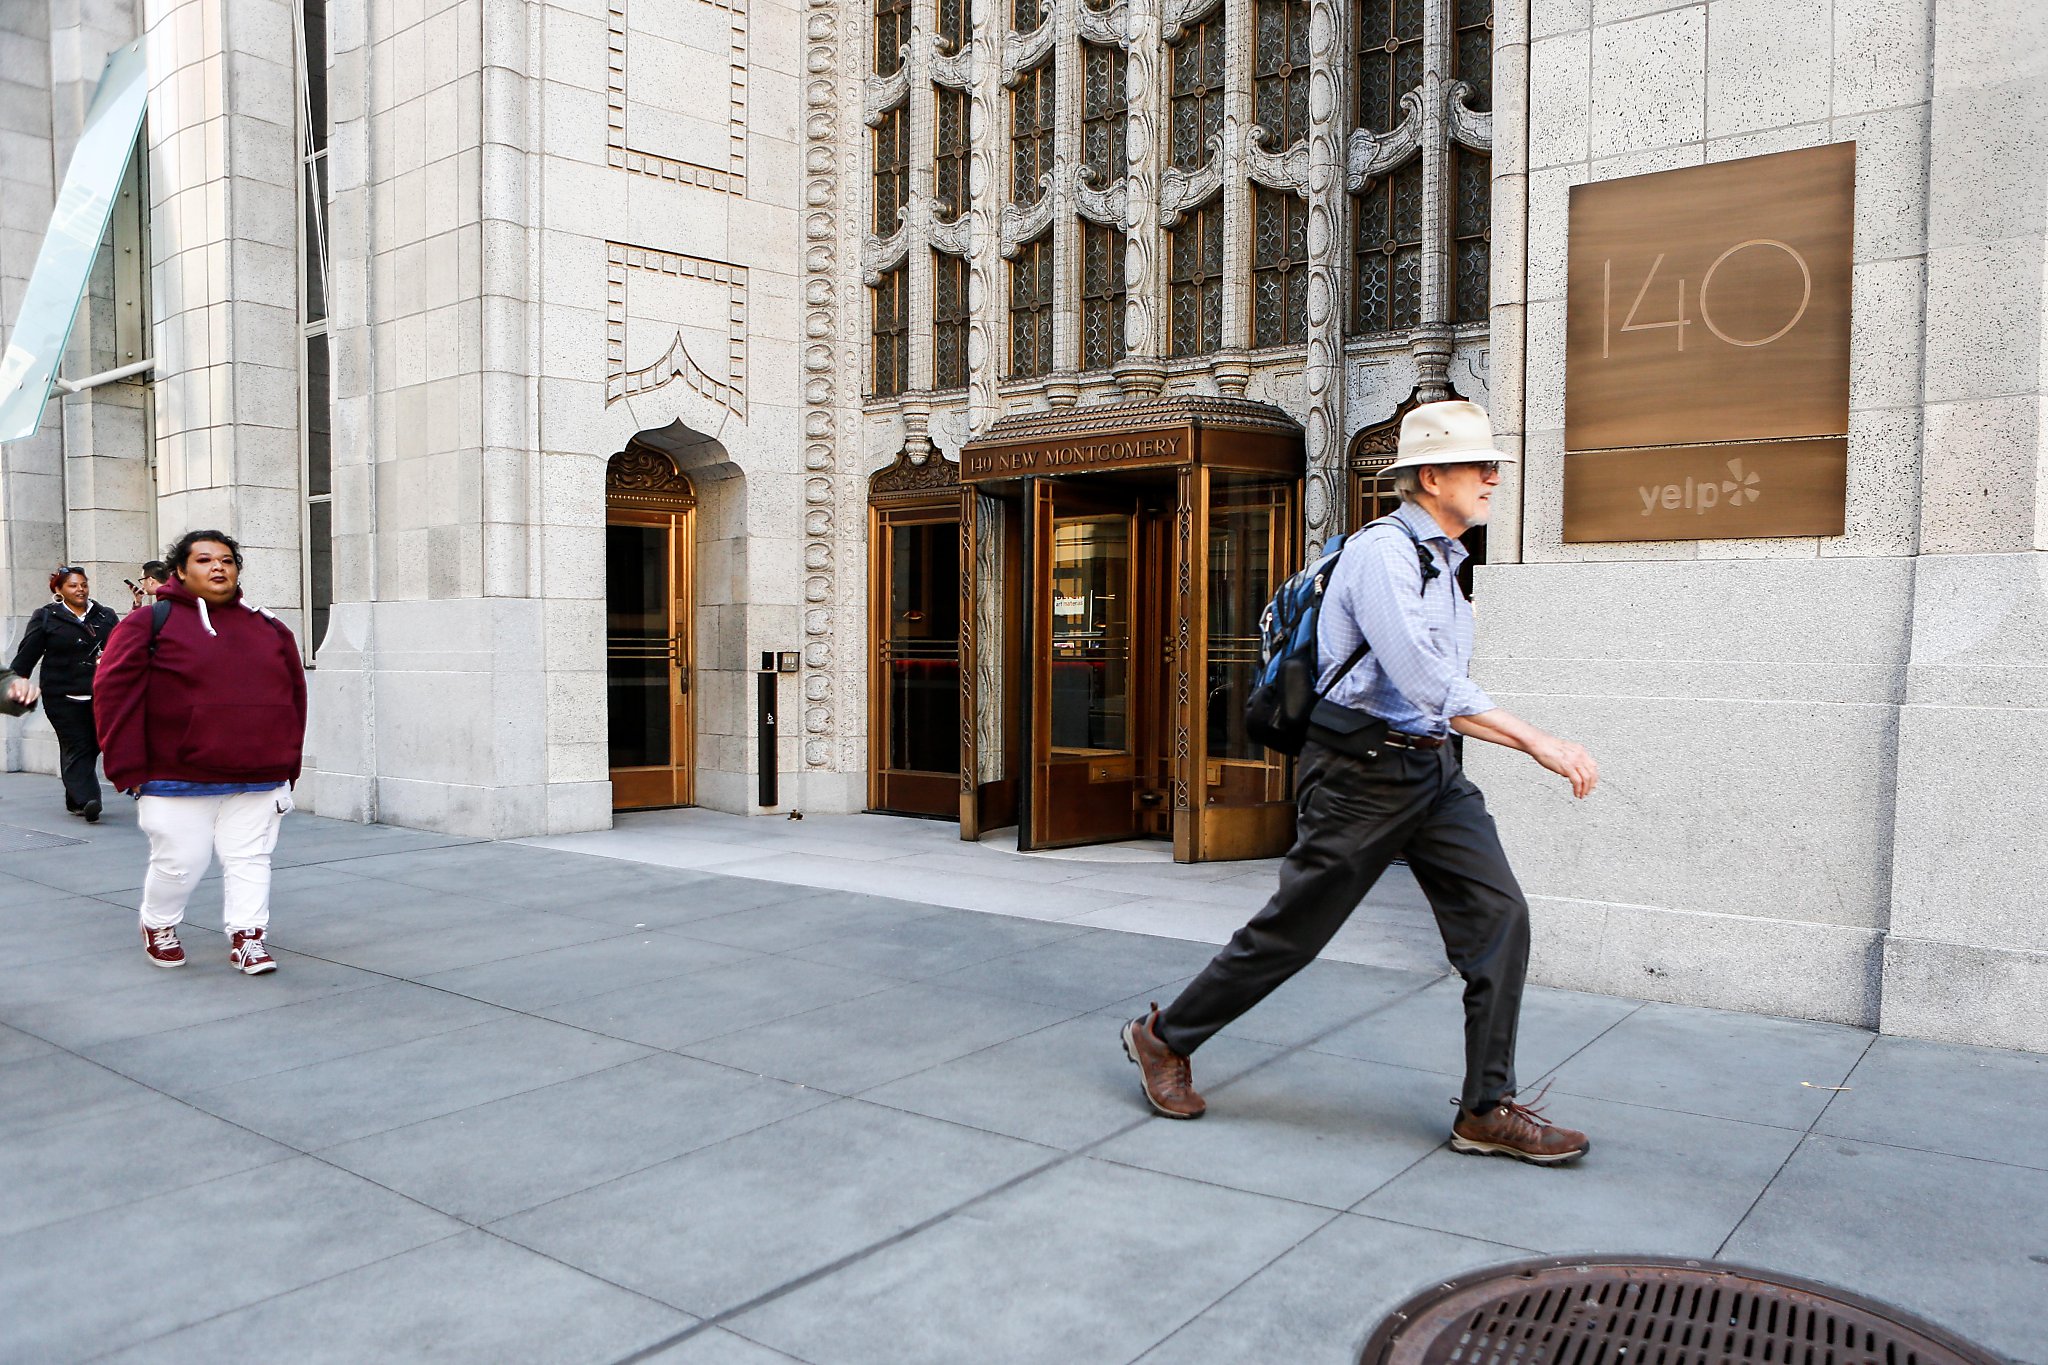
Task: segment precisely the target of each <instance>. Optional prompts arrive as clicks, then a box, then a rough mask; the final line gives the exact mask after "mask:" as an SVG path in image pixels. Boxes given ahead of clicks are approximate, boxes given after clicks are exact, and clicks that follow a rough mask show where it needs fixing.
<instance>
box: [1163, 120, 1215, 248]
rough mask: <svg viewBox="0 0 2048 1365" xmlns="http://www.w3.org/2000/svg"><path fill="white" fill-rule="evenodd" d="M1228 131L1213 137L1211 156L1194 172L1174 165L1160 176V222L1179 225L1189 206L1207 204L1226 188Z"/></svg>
mask: <svg viewBox="0 0 2048 1365" xmlns="http://www.w3.org/2000/svg"><path fill="white" fill-rule="evenodd" d="M1226 135H1227V134H1226V133H1213V134H1211V135H1210V137H1209V159H1208V160H1207V161H1204V162H1203V163H1202V168H1201V169H1200V170H1198V171H1196V172H1195V173H1194V174H1192V175H1190V174H1188V173H1187V172H1186V171H1181V170H1176V169H1174V168H1173V167H1171V166H1168V167H1167V168H1166V173H1165V174H1164V175H1162V176H1160V177H1159V226H1161V227H1163V228H1172V227H1179V226H1180V220H1181V219H1182V218H1185V217H1186V216H1187V213H1188V210H1189V209H1192V208H1194V207H1196V206H1197V205H1200V204H1206V203H1208V202H1209V200H1211V199H1212V198H1214V197H1215V195H1216V192H1217V191H1218V190H1220V189H1222V188H1223V139H1224V137H1225V136H1226Z"/></svg>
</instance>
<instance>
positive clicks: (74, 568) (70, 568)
mask: <svg viewBox="0 0 2048 1365" xmlns="http://www.w3.org/2000/svg"><path fill="white" fill-rule="evenodd" d="M83 573H85V566H84V565H83V564H59V565H58V566H57V577H58V578H60V579H61V578H69V577H71V575H73V574H83ZM88 576H89V575H88Z"/></svg>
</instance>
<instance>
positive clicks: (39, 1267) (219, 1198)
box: [0, 1157, 462, 1362]
mask: <svg viewBox="0 0 2048 1365" xmlns="http://www.w3.org/2000/svg"><path fill="white" fill-rule="evenodd" d="M461 1228H462V1225H461V1224H460V1223H457V1222H456V1221H455V1220H454V1219H452V1218H448V1217H446V1216H444V1215H442V1214H439V1213H435V1212H434V1211H433V1210H431V1209H427V1208H424V1207H422V1206H421V1205H419V1204H416V1203H414V1202H413V1201H412V1200H410V1199H406V1198H405V1197H403V1196H402V1195H396V1194H393V1193H392V1192H391V1191H389V1190H385V1189H380V1188H378V1187H377V1186H376V1185H373V1184H371V1183H370V1182H369V1181H367V1180H364V1179H362V1178H360V1177H358V1176H353V1175H350V1174H348V1173H347V1172H345V1171H339V1170H336V1169H335V1168H334V1167H332V1166H329V1165H326V1164H325V1163H322V1162H319V1161H315V1160H313V1159H312V1158H310V1157H294V1158H293V1159H292V1160H290V1161H286V1162H280V1163H278V1164H276V1165H272V1166H264V1167H260V1168H258V1169H256V1170H254V1171H245V1172H241V1173H238V1174H235V1175H229V1176H223V1177H221V1178H219V1179H217V1180H211V1181H208V1182H206V1183H205V1184H202V1185H196V1186H193V1187H191V1188H189V1189H182V1190H174V1191H171V1192H170V1193H167V1194H161V1195H158V1196H157V1197H155V1198H153V1199H144V1200H141V1201H138V1202H136V1203H132V1204H125V1205H123V1206H121V1207H120V1208H116V1209H107V1210H103V1211H101V1212H98V1213H90V1214H85V1215H82V1216H80V1217H77V1218H68V1219H65V1220H64V1221H62V1222H58V1223H48V1224H45V1225H43V1226H42V1227H37V1228H31V1229H29V1230H27V1231H24V1232H17V1233H13V1234H11V1235H9V1236H5V1237H0V1303H7V1304H12V1305H20V1304H33V1305H34V1306H35V1307H34V1311H33V1312H21V1311H14V1310H10V1311H8V1312H6V1313H0V1359H4V1360H23V1361H28V1360H34V1361H38V1362H42V1361H72V1360H82V1359H85V1358H87V1357H90V1356H98V1355H101V1354H103V1353H105V1352H108V1351H113V1350H118V1349H120V1348H122V1347H125V1346H130V1345H135V1344H137V1343H140V1342H145V1341H149V1340H150V1339H151V1338H153V1337H157V1336H161V1335H162V1334H163V1333H165V1332H169V1331H173V1330H175V1329H177V1328H180V1327H187V1326H190V1325H191V1324H193V1323H196V1322H201V1321H203V1320H205V1319H207V1318H211V1317H214V1316H216V1315H217V1314H220V1313H224V1312H231V1311H233V1310H234V1309H237V1308H242V1307H246V1306H247V1305H250V1304H254V1303H261V1302H262V1301H263V1300H265V1299H269V1298H272V1297H274V1296H275V1295H278V1294H283V1293H287V1292H289V1291H291V1290H293V1289H297V1288H300V1287H302V1286H304V1285H308V1284H312V1283H314V1282H316V1281H319V1280H324V1279H327V1278H328V1277H330V1276H333V1275H339V1274H342V1273H344V1272H346V1271H350V1270H354V1269H356V1268H357V1267H359V1266H364V1265H369V1264H372V1263H374V1262H377V1261H381V1260H383V1259H385V1258H386V1257H388V1256H393V1255H396V1254H398V1253H399V1252H403V1251H410V1250H412V1249H413V1248H414V1247H418V1246H423V1245H425V1244H427V1243H429V1242H436V1241H440V1240H441V1239H443V1238H445V1237H448V1236H451V1235H453V1234H454V1233H456V1232H458V1231H460V1230H461ZM266 1358H269V1359H277V1358H279V1357H276V1356H267V1357H266Z"/></svg>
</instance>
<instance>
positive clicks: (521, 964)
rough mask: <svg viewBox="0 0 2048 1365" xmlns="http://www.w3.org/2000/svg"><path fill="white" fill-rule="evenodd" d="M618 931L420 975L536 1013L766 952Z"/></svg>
mask: <svg viewBox="0 0 2048 1365" xmlns="http://www.w3.org/2000/svg"><path fill="white" fill-rule="evenodd" d="M613 929H614V933H615V936H613V937H608V938H601V939H595V940H592V941H590V942H586V943H576V944H571V945H570V946H569V947H566V948H547V949H543V950H541V951H540V952H536V953H525V954H521V955H520V956H517V957H505V958H498V959H495V960H493V961H490V962H483V963H478V964H476V965H474V966H469V967H457V968H454V969H452V970H450V971H445V972H433V973H430V974H429V975H426V976H422V977H420V978H419V980H420V982H421V983H422V984H424V985H428V986H432V987H434V988H435V989H436V990H442V991H449V992H453V993H454V994H457V995H466V996H470V997H472V998H474V999H477V1000H488V1001H490V1002H491V1003H492V1004H494V1005H503V1006H504V1007H505V1008H507V1009H514V1010H527V1011H532V1010H538V1009H542V1008H545V1007H546V1006H548V1005H559V1004H561V1003H563V1002H564V1001H568V1000H581V999H583V998H584V997H585V996H591V995H603V994H605V993H606V992H607V991H618V990H625V989H628V988H629V987H633V986H640V985H646V984H648V983H649V982H654V981H666V980H669V979H671V978H673V977H678V976H688V975H689V974H690V973H692V972H701V971H704V970H706V969H707V968H711V967H723V966H726V965H728V964H730V963H734V962H749V961H752V960H754V959H756V958H758V957H759V956H760V954H758V953H753V952H749V951H748V950H746V949H744V948H732V947H728V946H726V945H725V944H723V943H711V942H707V941H706V940H704V939H690V938H683V937H681V936H679V935H676V934H667V933H662V932H661V931H659V930H654V929H636V930H628V931H627V932H625V933H623V934H619V933H616V926H613Z"/></svg>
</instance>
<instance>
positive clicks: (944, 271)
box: [932, 251, 967, 389]
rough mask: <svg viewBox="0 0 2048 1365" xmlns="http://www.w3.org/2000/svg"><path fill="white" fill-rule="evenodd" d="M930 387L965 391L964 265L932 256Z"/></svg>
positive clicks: (941, 254) (939, 254)
mask: <svg viewBox="0 0 2048 1365" xmlns="http://www.w3.org/2000/svg"><path fill="white" fill-rule="evenodd" d="M932 387H933V388H935V389H964V388H966V387H967V262H966V261H965V260H963V259H961V258H960V257H958V256H951V255H948V254H947V253H945V252H943V251H934V252H933V253H932Z"/></svg>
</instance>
